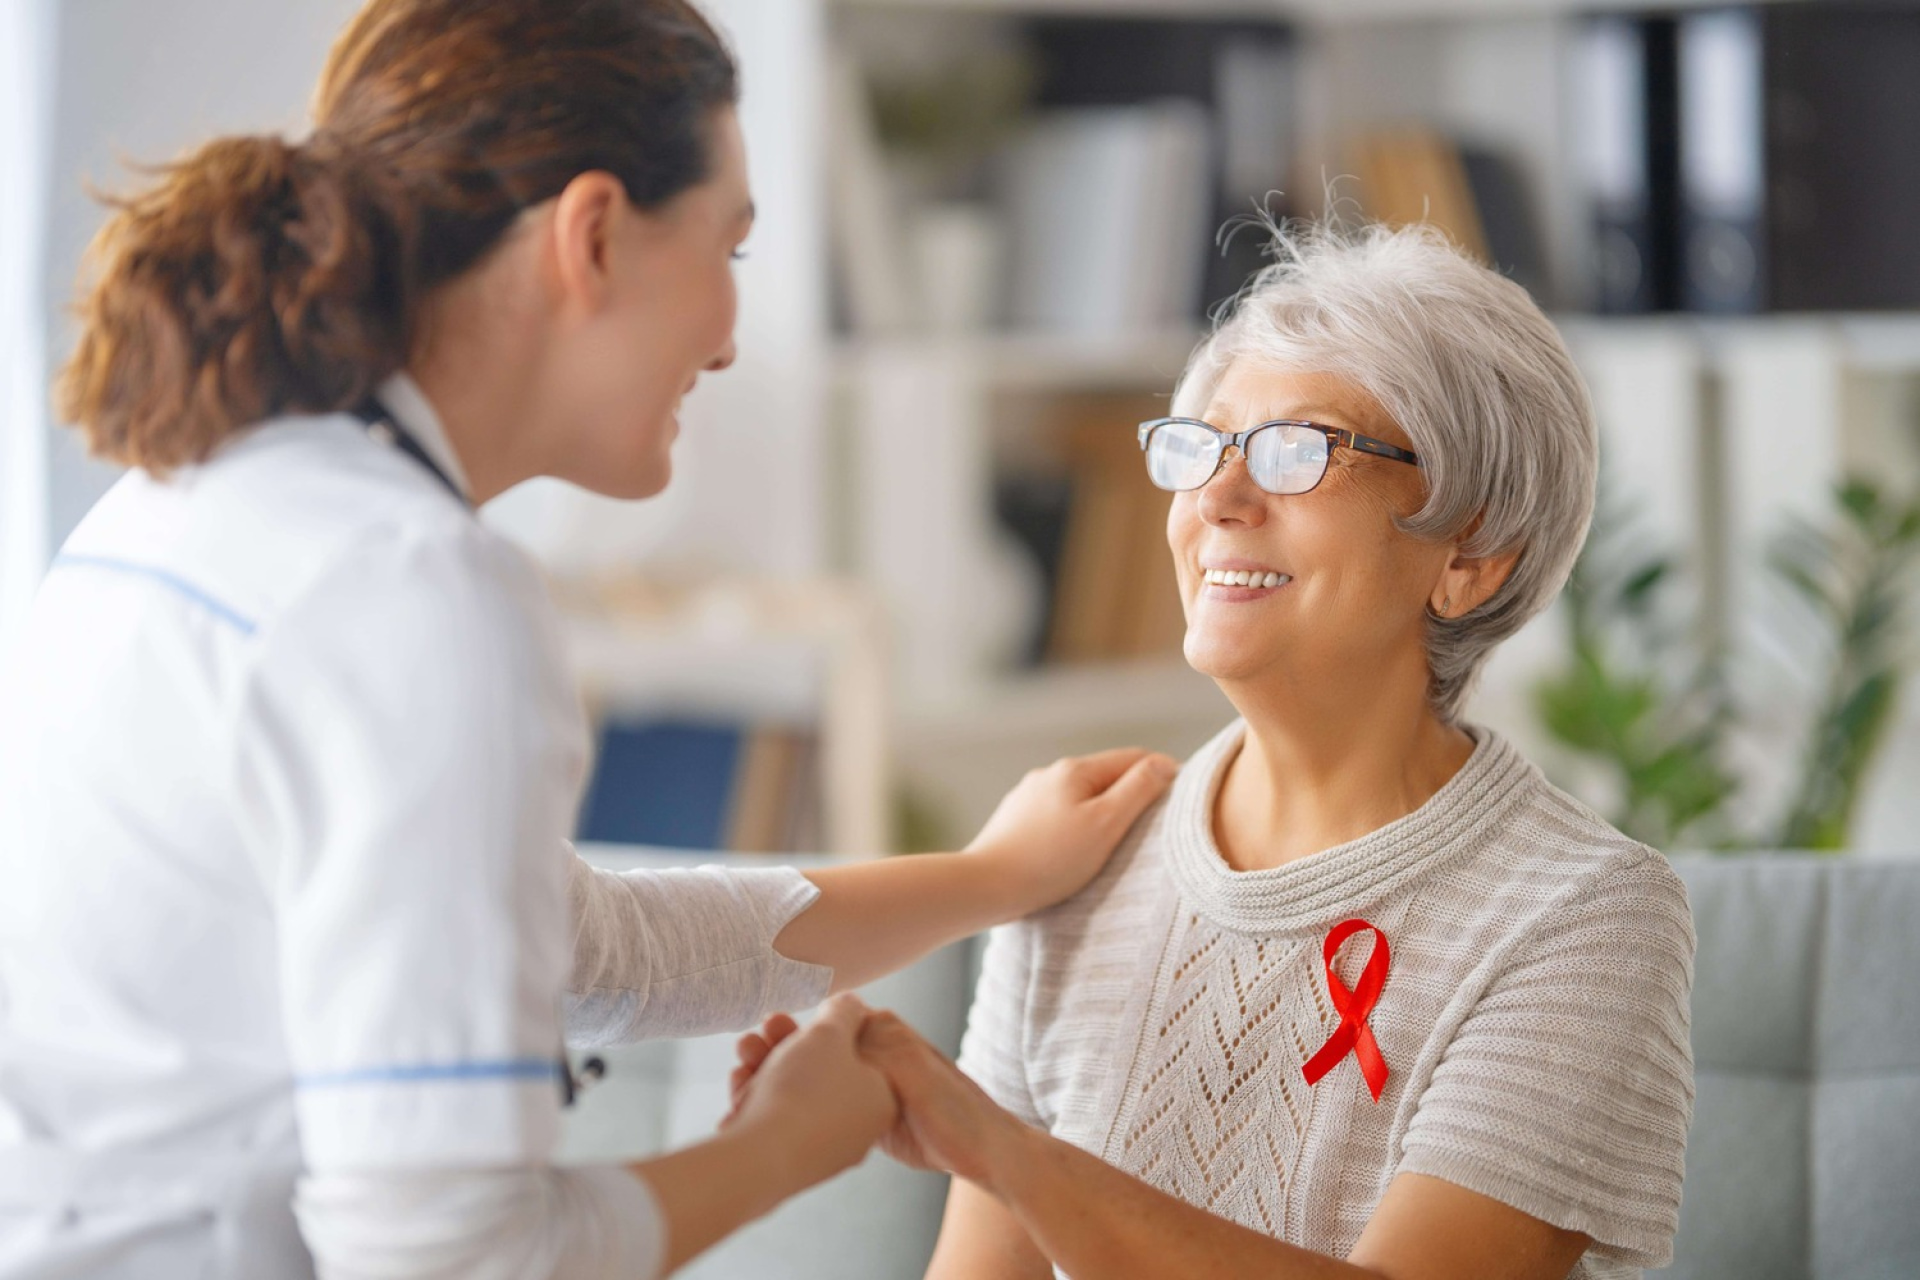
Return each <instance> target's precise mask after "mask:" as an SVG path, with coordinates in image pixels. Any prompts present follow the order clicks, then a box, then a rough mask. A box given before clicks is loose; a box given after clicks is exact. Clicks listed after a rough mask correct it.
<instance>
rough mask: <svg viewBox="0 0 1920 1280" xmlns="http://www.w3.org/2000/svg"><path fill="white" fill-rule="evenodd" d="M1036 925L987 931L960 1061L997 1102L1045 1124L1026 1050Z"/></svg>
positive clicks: (1023, 923) (1034, 1122)
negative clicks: (1030, 1080)
mask: <svg viewBox="0 0 1920 1280" xmlns="http://www.w3.org/2000/svg"><path fill="white" fill-rule="evenodd" d="M1034 928H1035V926H1034V925H1033V924H1032V923H1031V922H1029V921H1024V920H1018V921H1015V922H1014V923H1012V924H1005V925H1001V926H1000V927H999V928H997V929H995V930H994V931H993V932H992V933H990V934H988V935H987V941H986V949H985V952H984V953H983V955H982V958H981V962H980V980H979V982H978V983H977V984H976V985H975V987H974V992H973V1007H972V1009H971V1010H970V1011H969V1012H968V1014H967V1031H966V1034H965V1035H964V1036H963V1037H961V1040H960V1057H959V1065H960V1069H961V1070H962V1071H964V1072H966V1073H967V1075H969V1076H971V1077H972V1078H973V1080H974V1081H975V1083H977V1084H978V1085H979V1086H980V1087H981V1088H982V1089H985V1090H986V1091H987V1095H988V1096H989V1097H991V1098H992V1099H993V1100H994V1101H995V1102H997V1103H999V1104H1000V1105H1001V1106H1002V1107H1005V1108H1006V1109H1007V1110H1008V1111H1010V1112H1012V1113H1013V1114H1014V1115H1016V1116H1019V1117H1020V1118H1021V1119H1022V1120H1025V1121H1026V1122H1027V1123H1028V1124H1031V1125H1036V1126H1041V1127H1044V1126H1045V1122H1044V1120H1043V1119H1042V1117H1041V1115H1040V1109H1039V1107H1038V1106H1037V1105H1036V1104H1035V1102H1034V1098H1033V1091H1032V1089H1031V1088H1030V1087H1029V1086H1028V1083H1027V1068H1026V1051H1025V1050H1026V1044H1025V1040H1026V1035H1025V1028H1026V1024H1027V1013H1028V1010H1027V1005H1028V992H1029V990H1030V989H1031V988H1030V984H1031V975H1032V969H1033V933H1034Z"/></svg>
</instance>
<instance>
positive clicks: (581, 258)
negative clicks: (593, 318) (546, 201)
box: [549, 170, 627, 312]
mask: <svg viewBox="0 0 1920 1280" xmlns="http://www.w3.org/2000/svg"><path fill="white" fill-rule="evenodd" d="M626 202H627V193H626V188H624V187H623V186H622V185H621V184H620V180H619V179H618V178H616V177H614V176H613V175H612V174H610V173H605V172H602V171H599V170H594V171H591V172H588V173H583V174H580V175H578V176H577V177H575V178H574V179H573V181H571V182H569V183H567V185H566V187H565V188H564V189H563V190H562V191H561V192H560V194H559V195H558V196H557V197H555V199H554V206H553V220H552V222H551V224H550V233H549V234H550V235H551V237H552V249H553V263H554V268H555V275H556V278H557V282H558V284H559V286H560V290H561V292H562V294H563V295H564V296H565V297H566V299H567V300H568V301H569V302H570V303H572V304H574V305H575V306H577V307H580V308H581V309H583V310H585V311H589V312H592V311H597V310H599V309H600V307H601V305H602V304H603V302H604V301H605V299H606V297H607V295H608V294H609V293H610V292H611V289H612V257H613V233H614V227H615V224H616V221H617V220H618V218H619V217H620V215H621V214H622V213H623V212H624V211H625V209H626Z"/></svg>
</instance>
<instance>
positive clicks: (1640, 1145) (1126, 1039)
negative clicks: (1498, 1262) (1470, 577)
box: [961, 723, 1693, 1280]
mask: <svg viewBox="0 0 1920 1280" xmlns="http://www.w3.org/2000/svg"><path fill="white" fill-rule="evenodd" d="M1244 732H1245V726H1244V725H1243V724H1240V723H1235V724H1233V725H1231V726H1229V727H1228V728H1227V729H1226V730H1224V731H1223V732H1221V733H1220V734H1219V735H1218V736H1217V737H1215V738H1214V740H1213V741H1212V742H1210V743H1209V744H1207V745H1206V746H1205V747H1203V748H1202V749H1201V750H1200V751H1199V752H1198V753H1197V754H1195V756H1194V757H1193V758H1192V759H1191V760H1189V761H1188V762H1187V764H1186V765H1185V767H1184V768H1183V769H1182V771H1181V774H1180V777H1179V778H1178V779H1177V780H1176V781H1175V783H1174V785H1173V787H1172V789H1171V791H1170V792H1169V794H1168V795H1167V797H1166V798H1165V800H1163V801H1162V802H1161V803H1160V804H1159V805H1157V806H1156V807H1155V808H1154V809H1152V810H1150V811H1149V812H1148V813H1147V814H1146V815H1145V816H1143V817H1142V818H1141V820H1140V821H1139V823H1138V824H1137V825H1136V826H1135V828H1134V830H1133V831H1132V832H1131V833H1130V834H1129V836H1128V837H1127V839H1126V840H1125V842H1124V843H1123V844H1122V845H1121V847H1120V849H1119V851H1118V852H1117V853H1116V854H1115V856H1114V858H1113V860H1112V862H1111V863H1109V865H1108V866H1107V868H1106V869H1105V870H1104V871H1103V872H1102V873H1101V874H1100V876H1099V877H1098V878H1097V879H1096V880H1095V881H1094V882H1093V883H1092V884H1091V885H1089V886H1088V887H1087V888H1086V889H1085V890H1083V891H1082V892H1081V893H1080V894H1079V895H1077V896H1076V897H1074V898H1072V899H1069V900H1068V901H1067V902H1065V903H1062V904H1060V905H1059V906H1057V907H1054V908H1052V909H1050V910H1048V911H1045V912H1042V913H1041V914H1039V915H1036V916H1034V917H1032V918H1030V919H1028V920H1025V921H1022V922H1020V923H1017V924H1013V925H1009V926H1006V927H1005V928H1003V929H1001V930H999V931H997V932H996V933H995V935H994V937H993V938H992V940H991V941H990V943H989V944H988V947H987V952H986V959H985V963H984V970H983V973H982V975H981V981H980V986H979V989H978V992H977V994H976V996H975V1002H974V1006H973V1012H972V1016H971V1019H970V1021H969V1025H968V1030H967V1035H966V1039H965V1041H964V1043H963V1045H962V1050H961V1066H962V1067H963V1068H964V1069H965V1070H966V1071H967V1072H968V1074H970V1075H972V1076H973V1077H974V1078H975V1079H976V1080H978V1081H979V1082H980V1083H981V1084H982V1085H983V1086H984V1087H985V1088H986V1089H987V1090H988V1092H989V1093H991V1094H992V1095H993V1097H994V1098H995V1099H996V1100H998V1101H999V1102H1000V1103H1001V1104H1002V1105H1003V1106H1005V1107H1007V1108H1008V1109H1010V1110H1011V1111H1013V1112H1015V1113H1016V1114H1018V1115H1020V1116H1021V1117H1023V1118H1024V1119H1025V1120H1027V1121H1028V1122H1029V1123H1031V1124H1035V1125H1038V1126H1041V1127H1043V1128H1045V1129H1046V1130H1048V1131H1049V1132H1051V1133H1053V1134H1055V1135H1056V1136H1058V1137H1060V1138H1062V1139H1064V1140H1066V1141H1068V1142H1071V1143H1073V1144H1074V1145H1076V1146H1079V1147H1081V1148H1083V1149H1085V1150H1087V1151H1090V1152H1092V1153H1094V1154H1096V1155H1098V1156H1100V1157H1102V1158H1103V1159H1105V1160H1106V1161H1108V1162H1109V1163H1111V1164H1113V1165H1116V1166H1117V1167H1119V1168H1121V1169H1123V1170H1125V1171H1127V1172H1129V1173H1132V1174H1135V1175H1136V1176H1138V1177H1140V1178H1143V1179H1145V1180H1146V1181H1147V1182H1149V1183H1151V1184H1152V1185H1154V1186H1156V1187H1158V1188H1160V1189H1162V1190H1164V1191H1167V1192H1169V1193H1171V1194H1173V1195H1176V1196H1178V1197H1180V1198H1181V1199H1183V1200H1186V1201H1187V1202H1189V1203H1191V1204H1195V1205H1199V1206H1201V1207H1202V1208H1205V1209H1207V1210H1209V1211H1211V1212H1213V1213H1216V1214H1219V1215H1221V1216H1223V1217H1226V1218H1230V1219H1232V1220H1233V1221H1235V1222H1238V1223H1240V1224H1242V1225H1243V1226H1247V1227H1251V1228H1253V1229H1255V1230H1258V1231H1263V1232H1265V1233H1267V1234H1268V1235H1271V1236H1275V1237H1277V1238H1279V1239H1283V1240H1286V1241H1289V1242H1291V1243H1293V1244H1297V1245H1300V1246H1303V1247H1305V1248H1308V1249H1312V1250H1314V1251H1316V1252H1319V1253H1323V1254H1328V1255H1331V1256H1334V1257H1342V1258H1344V1257H1345V1256H1347V1254H1348V1253H1349V1252H1350V1251H1351V1250H1352V1248H1353V1246H1354V1244H1355V1242H1356V1241H1358V1239H1359V1237H1360V1233H1361V1231H1362V1229H1363V1228H1364V1227H1365V1226H1366V1224H1367V1220H1368V1218H1369V1217H1370V1216H1371V1215H1372V1213H1373V1211H1374V1208H1375V1206H1376V1205H1378V1204H1379V1202H1380V1198H1381V1196H1382V1195H1383V1194H1384V1193H1385V1192H1386V1189H1387V1185H1388V1184H1389V1183H1390V1182H1391V1181H1392V1180H1393V1178H1394V1176H1395V1175H1396V1174H1399V1173H1420V1174H1427V1175H1430V1176H1433V1177H1437V1178H1444V1179H1446V1180H1447V1181H1449V1182H1452V1183H1455V1184H1457V1185H1459V1186H1462V1187H1465V1188H1468V1189H1469V1190H1472V1191H1475V1192H1478V1193H1480V1194H1482V1195H1486V1196H1490V1197H1493V1198H1494V1199H1497V1200H1500V1201H1502V1202H1504V1203H1506V1204H1509V1205H1512V1206H1513V1207H1515V1208H1517V1209H1520V1210H1521V1211H1522V1212H1525V1213H1528V1214H1531V1215H1532V1216H1534V1217H1536V1218H1539V1219H1542V1220H1543V1221H1546V1222H1549V1223H1552V1224H1553V1225H1555V1226H1559V1227H1564V1228H1568V1229H1571V1230H1575V1231H1581V1232H1584V1233H1586V1234H1587V1235H1589V1236H1591V1237H1592V1238H1593V1245H1592V1247H1591V1248H1589V1249H1588V1250H1587V1252H1586V1254H1585V1255H1584V1256H1583V1257H1582V1259H1581V1260H1580V1262H1579V1264H1578V1265H1577V1266H1576V1267H1575V1268H1574V1270H1573V1271H1572V1272H1571V1275H1572V1276H1574V1277H1579V1278H1581V1280H1589V1278H1593V1280H1597V1278H1599V1277H1618V1276H1628V1275H1633V1274H1635V1270H1636V1268H1639V1267H1647V1266H1659V1265H1662V1264H1664V1263H1665V1262H1667V1261H1668V1260H1669V1259H1670V1257H1671V1255H1672V1241H1673V1235H1674V1230H1675V1227H1676V1225H1677V1220H1678V1216H1679V1205H1680V1176H1681V1170H1682V1162H1683V1156H1684V1154H1685V1147H1686V1134H1687V1124H1688V1120H1689V1118H1690V1113H1691V1109H1692V1101H1693V1060H1692V1054H1691V1051H1690V1048H1689V1044H1688V1025H1689V1010H1688V992H1689V989H1690V987H1691V983H1692V976H1693V926H1692V917H1691V915H1690V913H1689V911H1688V908H1687V900H1686V894H1685V890H1684V889H1683V888H1682V886H1681V883H1680V880H1679V878H1678V877H1677V876H1675V875H1674V873H1673V871H1672V869H1671V868H1670V867H1669V866H1668V865H1667V863H1666V860H1665V859H1664V858H1662V857H1661V856H1660V855H1659V854H1658V853H1656V852H1654V851H1653V850H1651V849H1648V848H1646V847H1645V846H1643V845H1640V844H1637V843H1635V842H1633V841H1631V840H1629V839H1627V838H1626V837H1625V836H1623V835H1621V834H1620V833H1619V832H1617V831H1615V830H1614V829H1613V828H1612V827H1610V826H1608V825H1607V823H1606V822H1604V821H1603V820H1602V819H1600V818H1599V817H1598V816H1596V815H1595V814H1594V813H1592V812H1591V811H1590V810H1588V809H1586V808H1585V807H1583V806H1582V805H1580V804H1579V803H1578V802H1576V801H1574V800H1573V799H1572V798H1570V797H1568V796H1567V795H1565V794H1564V793H1562V792H1560V791H1558V790H1556V789H1555V788H1554V787H1553V786H1551V785H1550V784H1549V783H1548V782H1547V781H1546V780H1545V778H1544V777H1542V776H1541V774H1540V772H1539V771H1538V770H1537V769H1535V768H1534V767H1533V766H1532V765H1531V764H1529V763H1528V762H1527V761H1526V760H1524V759H1523V758H1522V757H1521V756H1520V755H1519V753H1518V752H1516V751H1515V750H1514V749H1513V748H1512V747H1511V746H1510V745H1509V744H1508V743H1506V742H1505V741H1504V740H1503V739H1501V738H1500V737H1499V736H1498V735H1496V734H1494V733H1492V732H1490V731H1487V730H1483V729H1470V730H1469V732H1470V733H1471V734H1472V736H1473V737H1474V739H1475V746H1474V750H1473V753H1472V755H1471V756H1470V757H1469V759H1468V760H1467V762H1466V764H1465V765H1464V766H1463V767H1462V768H1461V769H1460V770H1459V772H1458V773H1456V774H1455V775H1454V776H1453V778H1451V779H1450V780H1449V781H1448V782H1447V783H1446V784H1445V785H1444V786H1443V787H1441V789H1440V790H1439V791H1438V792H1436V793H1435V794H1434V795H1433V797H1432V798H1431V799H1429V800H1428V801H1427V802H1426V803H1425V804H1423V805H1422V806H1420V808H1418V809H1416V810H1415V811H1414V812H1413V813H1411V814H1408V815H1407V816H1406V817H1404V818H1401V819H1399V820H1397V821H1395V822H1392V823H1389V824H1387V825H1386V826H1384V827H1382V828H1380V829H1379V830H1377V831H1374V832H1372V833H1371V834H1369V835H1366V836H1363V837H1361V838H1360V839H1358V840H1354V841H1351V842H1349V843H1346V844H1342V845H1338V846H1336V847H1334V848H1331V849H1327V850H1324V851H1322V852H1319V853H1316V854H1313V855H1311V856H1309V857H1305V858H1300V859H1297V860H1294V861H1291V862H1288V863H1284V864H1282V865H1280V866H1277V867H1274V868H1272V869H1268V870H1260V871H1245V872H1242V871H1234V870H1232V869H1231V868H1229V867H1228V865H1227V864H1226V862H1225V861H1224V860H1223V859H1222V858H1221V856H1220V853H1219V850H1218V848H1217V847H1216V845H1215V844H1214V840H1213V834H1212V831H1213V823H1212V816H1213V810H1214V801H1215V797H1216V795H1217V793H1218V790H1219V785H1220V779H1221V777H1222V775H1223V774H1224V772H1225V767H1226V765H1227V763H1228V762H1229V761H1230V760H1231V759H1232V757H1233V755H1234V754H1235V753H1236V752H1237V750H1238V748H1239V745H1240V743H1241V740H1242V737H1243V735H1244ZM1353 919H1360V920H1364V921H1366V922H1367V923H1368V924H1370V925H1372V926H1374V927H1375V928H1377V929H1378V930H1379V931H1380V932H1381V933H1382V934H1384V935H1385V937H1386V940H1387V951H1388V956H1387V976H1386V981H1385V986H1384V988H1383V989H1382V990H1381V992H1380V994H1379V996H1378V999H1377V1001H1376V1002H1375V1003H1374V1005H1373V1007H1372V1009H1371V1011H1370V1013H1369V1014H1368V1015H1367V1021H1366V1025H1367V1027H1368V1029H1369V1031H1370V1032H1371V1036H1372V1039H1373V1042H1374V1043H1375V1044H1377V1046H1378V1049H1379V1052H1380V1055H1381V1056H1382V1057H1383V1058H1384V1060H1385V1064H1386V1068H1387V1075H1386V1079H1385V1081H1384V1086H1383V1088H1382V1090H1381V1092H1380V1096H1379V1098H1378V1100H1377V1101H1376V1100H1375V1098H1374V1097H1373V1094H1372V1092H1371V1091H1370V1089H1369V1087H1368V1083H1367V1080H1366V1078H1365V1073H1364V1072H1363V1070H1362V1069H1361V1066H1360V1063H1359V1058H1358V1057H1357V1056H1356V1054H1355V1053H1352V1052H1349V1053H1346V1054H1345V1055H1344V1056H1343V1057H1342V1058H1340V1060H1339V1061H1338V1062H1337V1063H1336V1064H1335V1065H1334V1066H1333V1067H1332V1068H1331V1070H1330V1071H1328V1072H1327V1073H1326V1074H1325V1075H1323V1076H1322V1077H1321V1078H1320V1079H1319V1080H1318V1082H1317V1083H1309V1082H1308V1080H1307V1079H1306V1073H1305V1067H1306V1064H1307V1063H1308V1061H1309V1060H1310V1059H1312V1058H1313V1057H1314V1055H1315V1054H1316V1053H1317V1052H1318V1051H1319V1050H1320V1049H1321V1047H1322V1046H1323V1045H1325V1044H1326V1043H1327V1042H1328V1041H1329V1039H1330V1038H1331V1037H1333V1036H1334V1035H1335V1033H1336V1031H1337V1030H1338V1029H1339V1028H1340V1026H1341V1015H1340V1013H1339V1010H1338V1008H1337V1007H1336V1004H1335V1000H1336V998H1342V997H1343V995H1344V992H1333V993H1330V992H1329V989H1328V982H1327V973H1326V964H1325V960H1324V959H1323V954H1322V947H1323V944H1324V943H1325V941H1326V939H1327V936H1328V934H1329V932H1330V931H1331V930H1333V929H1334V928H1335V927H1336V926H1338V925H1340V924H1342V923H1343V922H1345V921H1348V920H1353ZM1373 939H1374V935H1373V934H1372V933H1371V932H1370V931H1368V930H1365V929H1361V930H1359V931H1358V932H1357V934H1356V936H1354V937H1352V938H1350V939H1349V940H1348V941H1346V942H1345V943H1344V944H1343V945H1342V946H1341V948H1340V950H1339V951H1338V952H1337V953H1336V958H1335V962H1334V972H1335V974H1336V975H1337V976H1338V977H1339V979H1340V981H1341V984H1342V986H1343V988H1344V990H1345V991H1352V990H1354V989H1356V986H1357V985H1358V984H1359V983H1360V980H1361V976H1362V973H1363V972H1364V970H1365V969H1366V967H1367V966H1368V964H1369V962H1370V954H1371V949H1372V947H1373V946H1374V945H1375V944H1374V941H1373Z"/></svg>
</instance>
